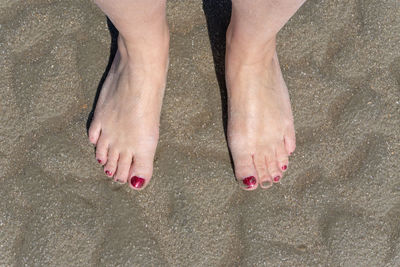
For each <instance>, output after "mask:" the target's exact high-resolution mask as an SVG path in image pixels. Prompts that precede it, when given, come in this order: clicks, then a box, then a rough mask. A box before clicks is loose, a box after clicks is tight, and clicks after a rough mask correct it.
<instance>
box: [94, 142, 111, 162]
mask: <svg viewBox="0 0 400 267" xmlns="http://www.w3.org/2000/svg"><path fill="white" fill-rule="evenodd" d="M107 154H108V142H107V140H106V138H102V136H101V135H100V137H99V140H98V141H97V144H96V160H97V162H98V163H100V164H101V165H104V164H106V163H107Z"/></svg>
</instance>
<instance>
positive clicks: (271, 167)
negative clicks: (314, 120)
mask: <svg viewBox="0 0 400 267" xmlns="http://www.w3.org/2000/svg"><path fill="white" fill-rule="evenodd" d="M303 2H304V0H252V1H248V0H233V1H232V18H231V22H230V24H229V28H228V31H227V36H226V39H227V49H226V82H227V88H228V98H229V100H228V111H229V121H228V142H229V147H230V150H231V153H232V157H233V160H234V165H235V175H236V177H237V179H238V181H239V182H240V184H241V186H242V187H243V188H244V189H247V190H252V189H255V188H256V187H257V185H258V184H260V185H261V187H262V188H268V187H270V186H271V185H272V184H273V183H274V182H279V180H280V178H281V177H282V173H283V172H284V171H285V170H286V168H287V166H288V155H290V154H291V153H292V152H293V151H294V149H295V146H296V145H295V131H294V125H293V116H292V110H291V106H290V99H289V94H288V90H287V87H286V84H285V81H284V80H283V77H282V73H281V69H280V66H279V62H278V57H277V54H276V49H275V40H276V34H277V33H278V31H279V30H280V29H281V28H282V27H283V25H285V23H286V22H287V21H288V20H289V18H290V17H291V16H292V15H293V14H294V13H295V12H296V10H297V9H298V8H299V7H300V6H301V5H302V4H303Z"/></svg>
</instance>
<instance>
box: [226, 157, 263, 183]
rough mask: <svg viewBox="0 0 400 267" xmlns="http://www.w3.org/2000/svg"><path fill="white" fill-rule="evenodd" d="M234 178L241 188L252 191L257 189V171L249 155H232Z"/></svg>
mask: <svg viewBox="0 0 400 267" xmlns="http://www.w3.org/2000/svg"><path fill="white" fill-rule="evenodd" d="M232 158H233V163H234V166H235V176H236V179H237V181H238V182H239V185H240V187H241V188H243V189H245V190H253V189H256V188H257V185H258V184H257V177H258V175H257V170H256V168H255V166H254V161H253V156H252V154H251V153H241V154H236V153H232Z"/></svg>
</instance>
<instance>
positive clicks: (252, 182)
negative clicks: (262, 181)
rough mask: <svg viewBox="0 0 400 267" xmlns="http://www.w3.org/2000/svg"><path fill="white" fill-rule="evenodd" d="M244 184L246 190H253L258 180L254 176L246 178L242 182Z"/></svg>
mask: <svg viewBox="0 0 400 267" xmlns="http://www.w3.org/2000/svg"><path fill="white" fill-rule="evenodd" d="M242 183H243V185H244V187H245V188H252V187H254V186H255V185H256V183H257V180H256V178H255V177H254V176H249V177H247V178H244V179H243V180H242Z"/></svg>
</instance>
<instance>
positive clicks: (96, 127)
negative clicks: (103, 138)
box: [89, 121, 101, 145]
mask: <svg viewBox="0 0 400 267" xmlns="http://www.w3.org/2000/svg"><path fill="white" fill-rule="evenodd" d="M100 131H101V126H100V123H98V122H97V121H92V123H91V124H90V128H89V142H90V143H92V144H93V145H95V144H96V143H97V140H98V139H99V136H100Z"/></svg>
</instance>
